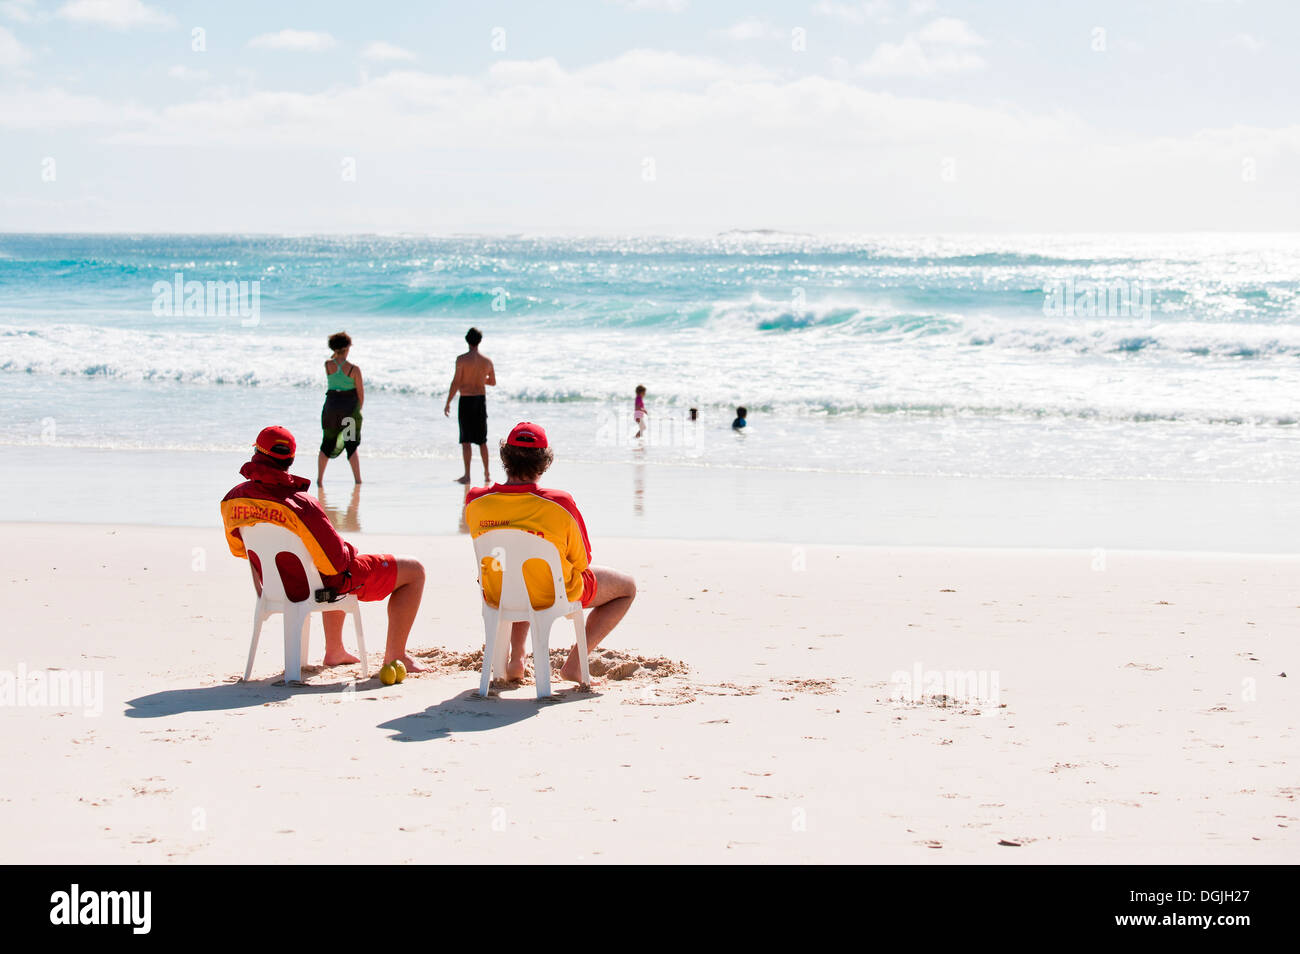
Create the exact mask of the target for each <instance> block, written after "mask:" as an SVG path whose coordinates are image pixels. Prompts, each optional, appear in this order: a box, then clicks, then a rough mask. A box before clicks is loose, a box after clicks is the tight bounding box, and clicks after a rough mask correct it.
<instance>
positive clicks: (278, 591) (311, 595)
mask: <svg viewBox="0 0 1300 954" xmlns="http://www.w3.org/2000/svg"><path fill="white" fill-rule="evenodd" d="M239 535H240V536H241V537H242V538H243V540H244V547H245V548H246V549H247V550H248V552H249V553H256V554H257V561H258V563H260V564H261V565H262V594H261V595H260V596H259V597H258V598H257V606H255V607H254V608H253V644H252V645H251V646H250V647H249V648H248V666H247V667H246V668H245V669H244V681H245V682H247V681H248V679H249V678H250V677H251V676H252V674H253V658H254V657H255V656H256V655H257V639H258V637H259V636H260V635H261V633H262V624H263V623H264V622H266V620H267V619H268V618H269V617H270V616H271V614H272V613H281V614H283V616H284V681H285V685H288V684H289V683H290V682H301V681H302V667H303V666H305V665H307V650H308V648H309V646H310V644H311V614H312V613H331V612H334V611H336V610H343V611H344V612H346V613H347V614H348V615H349V616H351V617H352V625H353V627H354V628H355V629H356V631H357V655H358V656H360V657H361V678H362V679H369V678H370V661H369V660H368V659H367V658H366V637H365V634H364V633H363V632H362V631H361V607H360V606H358V605H357V598H356V597H355V596H345V597H343V599H341V600H338V601H337V602H334V603H317V602H316V591H317V590H318V589H320V587H321V586H322V584H321V578H320V573H318V572H317V571H316V565H315V564H314V563H313V562H312V559H311V554H309V553H308V552H307V547H306V546H304V545H303V542H302V541H301V540H299V539H298V535H297V534H295V533H293V532H292V531H291V530H286V529H285V528H284V527H277V526H276V525H275V524H273V523H258V524H253V525H252V526H249V527H240V529H239ZM281 553H288V554H289V555H291V556H293V557H294V558H296V559H297V560H298V562H299V563H300V564H302V569H303V573H304V575H305V576H306V577H307V598H306V599H305V600H302V601H300V602H296V603H295V602H294V601H293V600H291V599H289V596H288V594H286V593H285V591H284V580H282V579H281V578H280V571H279V569H278V568H277V567H276V565H275V558H276V556H278V555H279V554H281Z"/></svg>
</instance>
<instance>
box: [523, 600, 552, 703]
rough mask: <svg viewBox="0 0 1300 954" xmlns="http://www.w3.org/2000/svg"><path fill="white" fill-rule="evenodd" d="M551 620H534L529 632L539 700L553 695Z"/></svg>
mask: <svg viewBox="0 0 1300 954" xmlns="http://www.w3.org/2000/svg"><path fill="white" fill-rule="evenodd" d="M550 623H551V620H550V618H549V617H548V618H547V619H545V620H542V621H540V625H539V621H538V620H533V621H532V623H531V625H530V626H529V627H528V630H529V632H530V633H532V635H533V679H534V680H535V681H536V682H537V698H538V699H543V698H545V697H546V696H549V695H550V694H551V626H550Z"/></svg>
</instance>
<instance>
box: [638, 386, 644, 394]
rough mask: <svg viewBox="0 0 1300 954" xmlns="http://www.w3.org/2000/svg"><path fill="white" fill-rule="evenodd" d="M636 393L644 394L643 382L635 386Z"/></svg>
mask: <svg viewBox="0 0 1300 954" xmlns="http://www.w3.org/2000/svg"><path fill="white" fill-rule="evenodd" d="M636 393H637V394H645V385H644V384H638V385H637V386H636Z"/></svg>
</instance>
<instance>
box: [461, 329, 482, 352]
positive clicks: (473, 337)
mask: <svg viewBox="0 0 1300 954" xmlns="http://www.w3.org/2000/svg"><path fill="white" fill-rule="evenodd" d="M465 340H466V341H467V342H469V346H470V347H471V348H477V347H478V343H479V342H480V341H482V340H483V332H481V331H479V330H478V329H477V328H471V329H470V330H469V331H467V332H465Z"/></svg>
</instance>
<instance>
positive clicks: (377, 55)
mask: <svg viewBox="0 0 1300 954" xmlns="http://www.w3.org/2000/svg"><path fill="white" fill-rule="evenodd" d="M361 55H362V56H363V57H365V58H366V59H368V60H381V61H384V62H388V61H392V60H413V59H415V54H414V53H412V52H411V51H410V50H407V49H404V48H402V47H400V46H395V45H393V44H392V43H385V42H384V41H383V40H375V41H374V42H373V43H367V44H366V48H365V49H364V50H362V51H361Z"/></svg>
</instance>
